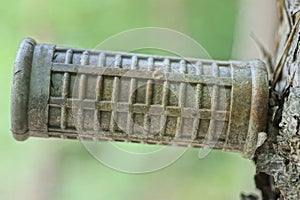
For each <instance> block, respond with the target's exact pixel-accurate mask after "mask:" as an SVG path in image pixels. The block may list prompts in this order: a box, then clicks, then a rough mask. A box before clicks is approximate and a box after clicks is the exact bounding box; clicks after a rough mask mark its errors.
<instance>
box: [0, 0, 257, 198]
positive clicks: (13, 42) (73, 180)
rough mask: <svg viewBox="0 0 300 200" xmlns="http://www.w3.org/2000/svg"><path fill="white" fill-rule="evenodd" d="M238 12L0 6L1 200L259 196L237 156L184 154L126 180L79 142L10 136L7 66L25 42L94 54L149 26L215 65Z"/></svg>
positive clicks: (184, 0) (227, 51)
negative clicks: (176, 34) (183, 37)
mask: <svg viewBox="0 0 300 200" xmlns="http://www.w3.org/2000/svg"><path fill="white" fill-rule="evenodd" d="M239 8H240V2H239V0H226V1H221V0H144V1H141V0H126V1H125V0H101V1H100V0H73V1H67V0H51V1H49V0H19V1H5V2H2V3H1V6H0V44H1V49H0V66H1V67H0V88H1V89H0V95H1V98H0V136H1V137H0V199H12V200H13V199H16V200H18V199H30V200H40V199H43V200H48V199H49V200H69V199H72V200H81V199H97V200H98V199H109V200H121V199H122V200H123V199H130V200H140V199H145V200H146V199H149V200H150V199H157V200H160V199H172V200H180V199H214V200H219V199H220V200H223V199H229V200H234V199H239V195H240V193H241V192H243V191H244V192H246V193H251V192H257V191H256V190H255V185H254V182H253V175H254V173H255V167H254V164H253V163H252V162H251V161H249V160H246V159H243V158H242V157H241V156H240V155H238V154H233V153H223V152H220V151H213V152H212V153H210V154H209V156H207V157H206V158H205V159H202V160H199V159H198V150H197V149H190V150H188V151H187V152H186V153H185V154H184V155H183V156H182V157H181V158H180V159H179V160H177V161H176V162H175V163H174V164H173V165H171V166H169V167H167V168H164V169H162V170H160V171H157V172H154V173H148V174H140V175H137V174H126V173H122V172H118V171H115V170H113V169H110V168H108V167H106V166H104V165H102V164H101V163H99V162H98V161H97V160H96V159H94V158H93V157H92V156H91V155H90V154H89V153H88V152H87V150H86V149H85V148H84V146H83V145H82V144H81V143H80V142H79V141H67V140H58V139H39V138H30V139H28V140H27V141H25V142H17V141H15V140H14V139H13V137H12V135H11V133H10V130H9V129H10V109H9V106H10V105H9V103H10V102H9V98H10V87H11V82H12V71H13V63H14V58H15V54H16V51H17V48H18V45H19V43H20V41H21V40H22V39H23V38H24V37H32V38H34V39H36V40H37V41H39V42H43V43H54V44H59V45H65V46H72V47H82V48H94V47H95V46H96V45H97V44H99V43H100V42H101V41H103V40H105V39H106V38H108V37H110V36H112V35H114V34H117V33H119V32H121V31H125V30H128V29H132V28H139V27H146V26H155V27H164V28H170V29H174V30H177V31H180V32H182V33H184V34H187V35H189V36H191V37H192V38H194V39H195V40H196V41H197V42H199V43H200V44H201V45H202V46H203V47H204V48H205V49H206V50H207V51H208V53H209V54H210V55H211V56H212V58H214V59H231V58H232V57H234V56H232V52H233V49H234V48H233V45H234V43H235V42H234V41H235V37H236V31H237V27H236V26H237V24H240V22H238V20H240V19H239V18H240V17H239V16H240V12H239ZM127 145H131V144H127ZM138 148H143V147H142V146H139V147H138ZM128 162H130V161H128Z"/></svg>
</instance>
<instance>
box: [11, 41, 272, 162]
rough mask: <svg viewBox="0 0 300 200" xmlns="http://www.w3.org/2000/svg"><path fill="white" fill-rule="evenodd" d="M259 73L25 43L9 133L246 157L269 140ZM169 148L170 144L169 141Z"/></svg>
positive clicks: (255, 66)
mask: <svg viewBox="0 0 300 200" xmlns="http://www.w3.org/2000/svg"><path fill="white" fill-rule="evenodd" d="M267 109H268V80H267V72H266V69H265V66H264V64H263V63H262V62H261V61H259V60H254V61H249V62H237V61H229V62H225V61H214V60H201V59H192V58H187V59H185V58H177V57H167V56H154V55H144V54H131V53H122V52H108V51H100V50H85V49H74V48H65V47H57V46H55V45H48V44H36V43H35V41H34V40H32V39H25V40H23V42H22V43H21V46H20V49H19V51H18V54H17V58H16V61H15V68H14V77H13V86H12V96H11V130H12V132H13V135H14V137H15V138H16V139H17V140H20V141H22V140H25V139H27V138H28V137H29V136H37V137H58V138H67V139H90V140H111V141H127V142H139V143H148V144H164V145H167V144H176V145H191V146H194V147H203V146H204V145H206V146H207V145H208V146H210V147H211V148H215V149H222V150H226V151H234V152H240V153H241V154H243V155H244V156H245V157H251V156H252V155H253V153H254V151H255V149H256V144H257V137H258V133H259V132H263V131H265V126H266V119H267ZM174 141H175V142H174Z"/></svg>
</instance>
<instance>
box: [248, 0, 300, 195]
mask: <svg viewBox="0 0 300 200" xmlns="http://www.w3.org/2000/svg"><path fill="white" fill-rule="evenodd" d="M278 7H279V21H278V22H279V23H278V40H277V41H276V46H277V50H276V51H277V52H276V54H277V56H276V59H275V61H274V65H275V67H274V68H275V71H274V73H273V78H272V81H271V85H272V86H271V89H270V91H271V92H270V101H269V108H270V109H269V123H268V130H267V131H268V139H267V141H266V142H265V143H264V145H263V146H261V147H260V148H259V149H258V150H257V151H256V156H255V158H254V161H255V163H256V167H257V174H256V176H255V182H256V186H257V187H258V188H259V189H260V190H261V191H262V196H263V199H268V200H278V199H280V200H281V199H300V173H299V172H300V132H299V131H300V66H299V64H300V54H298V53H299V51H300V50H299V42H300V26H299V19H300V14H299V12H298V11H299V10H300V1H299V0H278ZM245 199H246V198H245Z"/></svg>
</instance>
